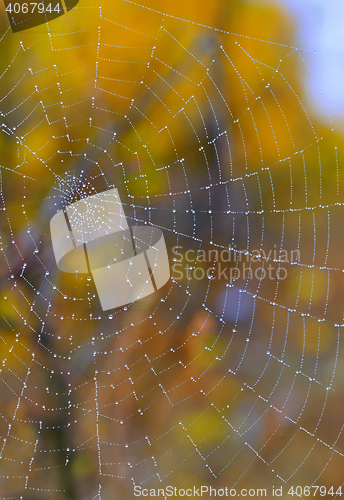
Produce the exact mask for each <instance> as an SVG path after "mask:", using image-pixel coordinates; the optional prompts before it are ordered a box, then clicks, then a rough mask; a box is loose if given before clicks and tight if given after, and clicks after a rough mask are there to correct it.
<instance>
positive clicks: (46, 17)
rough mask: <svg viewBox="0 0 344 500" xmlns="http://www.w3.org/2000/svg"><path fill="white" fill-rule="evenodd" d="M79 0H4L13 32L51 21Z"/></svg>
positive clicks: (71, 7)
mask: <svg viewBox="0 0 344 500" xmlns="http://www.w3.org/2000/svg"><path fill="white" fill-rule="evenodd" d="M78 3H79V0H41V1H40V2H38V3H34V2H30V1H26V0H25V1H23V0H14V1H13V0H4V4H5V8H6V12H7V15H8V19H9V21H10V23H11V28H12V31H13V32H14V33H16V32H17V31H23V30H27V29H29V28H33V27H35V26H39V25H40V24H44V23H46V22H48V21H52V20H53V19H56V18H57V17H60V16H62V15H63V14H65V13H66V12H68V11H70V10H71V9H73V7H75V6H76V5H77V4H78Z"/></svg>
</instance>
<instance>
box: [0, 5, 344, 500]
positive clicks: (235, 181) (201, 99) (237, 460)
mask: <svg viewBox="0 0 344 500" xmlns="http://www.w3.org/2000/svg"><path fill="white" fill-rule="evenodd" d="M0 29H1V32H2V37H1V40H0V49H1V59H0V64H1V70H0V74H1V79H0V86H1V98H0V110H1V114H2V115H1V116H2V119H3V127H2V133H1V135H0V148H1V170H0V175H1V210H2V211H1V218H0V236H1V241H0V243H1V247H0V250H1V255H0V269H1V270H0V273H1V301H0V321H1V337H0V355H1V360H2V369H1V374H0V375H1V386H0V413H1V419H0V435H1V440H0V463H1V465H0V496H1V498H23V499H25V500H29V499H35V500H36V499H49V500H50V499H54V500H55V499H56V500H60V499H88V498H89V499H92V498H102V499H105V500H107V499H113V498H132V497H133V485H134V484H137V485H144V486H145V487H164V486H166V485H167V484H172V485H173V486H183V487H185V486H186V485H187V486H190V487H192V486H193V485H195V486H200V485H202V484H206V485H211V486H213V487H218V488H220V487H225V486H228V487H230V486H234V487H236V488H238V489H239V488H240V487H243V488H244V487H246V488H250V487H251V488H270V490H269V491H271V487H272V485H274V486H275V487H278V486H280V485H282V484H283V485H286V486H285V488H287V487H288V486H291V485H294V486H296V485H310V484H314V483H315V484H323V485H326V486H327V487H328V488H329V487H330V486H332V485H334V486H335V488H337V487H338V486H339V485H340V484H342V481H343V473H342V470H343V465H344V463H343V453H344V436H343V435H342V428H343V424H344V420H343V412H342V411H341V409H342V407H343V376H342V375H343V362H342V360H343V356H344V352H343V342H342V338H341V337H342V326H341V325H342V322H343V301H342V298H343V274H342V269H343V260H342V252H341V249H342V239H343V236H342V234H343V232H342V230H341V229H342V228H341V221H342V202H343V167H342V165H343V154H344V151H343V140H342V136H341V135H340V134H339V133H337V132H336V130H334V129H333V128H332V125H331V124H330V123H329V124H327V123H324V122H322V121H321V120H320V119H319V117H318V116H317V115H315V113H314V112H313V111H312V109H310V108H309V106H306V105H305V104H304V103H305V102H306V96H305V89H304V87H303V85H302V78H303V75H304V73H305V72H306V71H307V65H306V63H305V57H306V56H307V54H306V55H305V54H304V53H303V52H302V50H300V49H298V48H295V42H294V29H295V28H294V22H293V20H292V19H291V18H290V17H289V16H288V15H287V13H286V11H285V10H283V9H282V8H281V6H279V5H278V4H277V3H272V2H270V3H264V2H252V1H245V0H214V1H212V2H208V1H204V0H188V1H187V2H180V1H179V0H177V1H175V2H172V3H171V2H167V1H165V0H159V1H157V0H144V2H141V5H138V4H136V3H134V2H129V1H122V0H116V1H114V0H111V1H110V0H97V1H93V0H80V2H79V4H78V6H77V7H76V8H74V9H73V10H72V11H70V12H69V13H68V14H66V15H64V16H61V18H59V19H57V20H54V21H53V22H51V23H50V24H49V25H48V26H45V25H43V26H38V27H36V28H32V29H30V30H26V31H23V32H20V33H15V34H13V33H11V31H10V29H9V23H8V19H7V16H6V12H5V8H4V6H3V5H2V4H1V18H0ZM110 186H115V187H116V188H117V189H118V190H119V193H120V196H121V200H122V202H123V205H124V207H125V211H126V214H127V217H128V220H129V222H130V224H132V225H135V224H145V223H148V224H153V225H156V226H158V227H160V228H162V230H163V232H164V235H165V239H166V242H167V247H168V250H169V253H170V257H171V262H172V258H173V255H172V254H171V249H172V248H173V246H174V245H182V246H183V247H184V248H185V249H195V250H197V249H199V248H202V249H206V250H208V249H214V248H217V249H221V248H228V246H229V245H232V246H233V245H235V246H236V248H237V249H239V250H243V251H247V252H252V250H253V249H264V250H265V251H266V253H268V252H269V251H270V250H271V249H274V248H277V249H280V248H283V249H286V250H287V251H291V250H294V249H299V251H300V256H301V258H300V262H299V263H297V265H293V264H290V263H286V264H285V266H286V268H287V270H288V277H287V279H285V280H284V281H280V282H279V283H276V281H274V280H262V281H259V280H256V279H253V280H243V279H241V280H238V281H237V282H235V284H234V286H227V285H228V283H226V282H224V280H222V279H219V280H214V281H208V280H202V281H196V280H191V281H190V280H187V279H186V278H183V279H182V280H180V281H177V280H175V279H173V278H172V280H171V281H170V282H169V283H168V284H167V285H165V287H164V288H163V289H162V290H160V291H159V292H157V293H156V294H154V295H152V296H150V297H147V298H146V299H143V300H141V301H139V302H137V303H135V304H132V305H129V306H128V307H126V308H121V309H119V310H115V311H111V312H110V313H106V314H105V313H103V311H101V308H100V305H99V303H98V299H97V297H96V292H95V288H94V286H93V284H92V282H91V281H89V280H88V277H87V276H84V275H82V276H73V275H69V274H64V273H61V272H59V271H58V269H57V267H56V264H55V261H54V256H53V253H52V247H51V240H50V234H49V222H50V219H51V217H52V216H53V215H54V213H56V212H57V211H58V210H60V209H61V208H63V207H65V206H67V205H68V204H70V203H72V202H73V201H76V200H78V199H80V198H82V197H84V196H87V195H90V194H94V193H95V192H97V191H101V190H104V189H107V188H109V187H110ZM272 264H273V265H274V266H275V268H278V263H277V262H272ZM232 265H233V266H234V265H235V264H234V263H233V264H232ZM252 265H253V266H254V263H252ZM114 286H116V284H115V283H114Z"/></svg>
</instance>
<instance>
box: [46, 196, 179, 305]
mask: <svg viewBox="0 0 344 500" xmlns="http://www.w3.org/2000/svg"><path fill="white" fill-rule="evenodd" d="M50 232H51V239H52V245H53V250H54V254H55V259H56V263H57V267H58V268H59V269H60V270H61V271H63V272H66V273H85V274H91V275H92V277H93V280H94V284H95V286H96V289H97V292H98V296H99V299H100V303H101V306H102V309H103V311H106V310H108V309H114V308H116V307H120V306H123V305H125V304H129V303H130V302H135V301H137V300H139V299H141V298H143V297H146V296H147V295H150V294H152V293H154V292H155V291H156V290H158V289H159V288H161V287H162V286H163V285H164V284H165V283H166V282H167V281H168V280H169V278H170V267H169V262H168V255H167V250H166V244H165V240H164V235H163V234H162V231H161V230H160V229H158V228H156V227H150V226H148V227H147V226H133V227H129V226H128V223H127V220H126V217H125V213H124V210H123V206H122V203H121V200H120V197H119V194H118V191H117V189H109V190H107V191H103V192H101V193H98V194H95V195H93V196H89V197H87V198H83V199H81V200H80V201H77V202H75V203H72V204H71V205H69V206H67V207H66V208H65V209H64V210H60V211H59V212H58V213H57V214H55V215H54V216H53V218H52V219H51V221H50Z"/></svg>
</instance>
